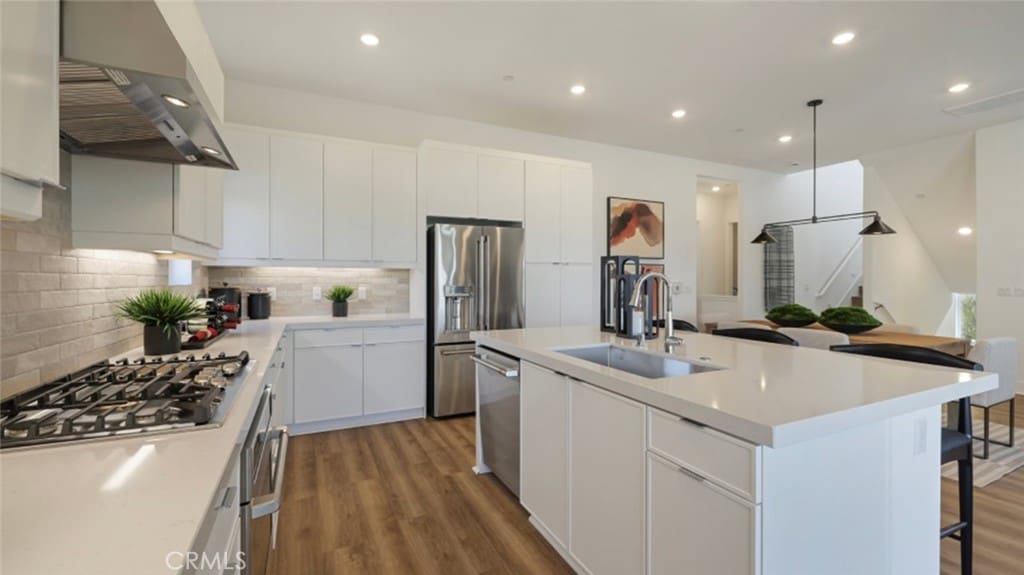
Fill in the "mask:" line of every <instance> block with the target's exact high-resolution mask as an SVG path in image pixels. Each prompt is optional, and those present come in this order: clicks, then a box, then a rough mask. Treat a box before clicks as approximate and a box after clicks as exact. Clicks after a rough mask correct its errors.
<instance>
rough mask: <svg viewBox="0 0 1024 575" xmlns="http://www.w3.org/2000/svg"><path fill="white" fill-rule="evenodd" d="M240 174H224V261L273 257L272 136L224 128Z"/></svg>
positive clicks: (233, 172)
mask: <svg viewBox="0 0 1024 575" xmlns="http://www.w3.org/2000/svg"><path fill="white" fill-rule="evenodd" d="M222 134H223V136H224V139H225V140H226V142H227V146H228V149H229V150H231V154H232V156H233V157H234V158H235V161H236V162H237V163H238V171H229V172H227V173H225V174H224V218H223V222H224V245H223V247H222V248H221V251H220V256H221V257H222V258H253V259H263V258H269V257H270V136H268V135H267V134H262V133H259V132H252V131H248V130H240V129H237V128H233V127H228V126H225V127H224V130H223V132H222Z"/></svg>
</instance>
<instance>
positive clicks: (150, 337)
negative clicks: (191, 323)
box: [117, 289, 206, 355]
mask: <svg viewBox="0 0 1024 575" xmlns="http://www.w3.org/2000/svg"><path fill="white" fill-rule="evenodd" d="M117 314H118V315H119V316H120V317H123V318H126V319H130V320H132V321H136V322H139V323H141V324H142V325H143V326H144V327H143V328H142V347H143V350H144V353H145V354H146V355H166V354H169V353H178V352H179V351H181V329H180V328H179V327H178V326H179V324H180V323H181V322H183V321H188V320H190V319H195V318H200V317H206V307H205V306H203V305H202V304H200V303H199V302H197V301H196V300H195V299H193V298H191V297H188V296H185V295H181V294H178V293H175V292H173V291H171V290H168V289H160V290H146V291H143V292H140V293H139V294H138V295H136V296H134V297H130V298H127V299H125V300H123V301H121V303H120V304H118V306H117Z"/></svg>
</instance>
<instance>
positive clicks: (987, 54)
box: [199, 0, 1024, 172]
mask: <svg viewBox="0 0 1024 575" xmlns="http://www.w3.org/2000/svg"><path fill="white" fill-rule="evenodd" d="M199 2H200V13H201V15H202V17H203V20H204V22H205V23H206V26H207V29H208V31H209V34H210V37H211V39H212V41H213V44H214V47H215V48H216V51H217V54H218V56H219V58H220V60H221V64H222V66H223V67H224V70H225V73H226V74H227V75H228V77H232V78H239V79H243V80H248V81H253V82H259V83H265V84H271V85H277V86H283V87H289V88H293V89H296V90H300V91H310V92H318V93H323V94H329V95H334V96H339V97H343V98H349V99H354V100H361V101H366V102H373V103H378V104H384V105H390V106H397V107H402V108H409V109H414V110H419V111H423V112H429V113H435V114H442V115H448V116H455V117H459V118H464V119H470V120H477V121H481V122H488V123H492V124H498V125H504V126H510V127H515V128H521V129H525V130H531V131H538V132H545V133H550V134H556V135H562V136H568V137H573V138H581V139H586V140H592V141H599V142H607V143H612V144H618V145H623V146H629V147H635V148H641V149H647V150H655V151H660V152H665V153H669V154H676V155H682V156H688V157H694V158H701V159H707V160H713V161H719V162H726V163H732V164H739V165H744V166H751V167H758V168H763V169H767V170H772V171H781V172H791V171H797V170H803V169H806V168H808V167H809V166H810V114H809V111H808V109H807V108H806V107H805V106H804V103H805V102H806V101H807V100H808V99H811V98H816V97H820V98H824V99H825V105H824V106H823V107H822V108H820V114H819V135H820V140H821V141H820V143H819V164H822V165H824V164H829V163H834V162H839V161H844V160H849V159H853V158H856V157H859V156H861V155H863V154H866V153H870V152H875V151H879V150H885V149H889V148H893V147H896V146H900V145H904V144H908V143H912V142H917V141H921V140H924V139H927V138H933V137H937V136H942V135H949V134H955V133H962V132H966V131H970V130H973V129H976V128H978V127H981V126H985V125H991V124H996V123H1000V122H1003V121H1008V120H1011V119H1014V118H1018V117H1024V103H1017V104H1014V105H1012V106H1009V107H1003V108H999V109H996V110H992V111H988V112H983V113H980V114H976V115H972V116H968V117H962V118H961V117H955V116H952V115H949V114H946V113H944V112H943V111H942V110H943V109H944V108H947V107H950V106H953V105H958V104H963V103H967V102H971V101H974V100H978V99H982V98H986V97H990V96H995V95H999V94H1003V93H1006V92H1009V91H1012V90H1017V89H1022V88H1024V65H1021V55H1022V54H1024V33H1022V30H1024V3H1013V2H1011V3H991V4H990V3H979V2H962V3H947V2H941V3H936V4H931V3H920V2H910V3H884V2H883V3H695V4H681V3H675V4H673V3H644V4H637V3H554V2H546V3H545V2H539V3H518V2H497V3H411V4H391V3H340V2H335V3H329V2H328V3H323V2H321V3H311V2H284V1H272V2H267V1H259V2H247V1H227V0H199ZM844 30H853V31H855V32H856V33H857V38H856V39H855V40H854V41H853V42H852V43H851V44H849V45H847V46H843V47H836V46H832V45H831V42H830V40H831V38H832V37H833V36H834V35H835V34H836V33H838V32H841V31H844ZM368 31H369V32H373V33H375V34H377V35H378V36H379V37H380V40H381V43H380V46H378V47H376V48H368V47H366V46H363V45H362V44H361V43H360V42H359V36H360V34H362V33H364V32H368ZM507 74H511V75H514V76H515V79H514V80H512V81H505V80H503V76H505V75H507ZM960 81H966V82H970V84H971V88H970V89H969V90H968V91H966V92H964V93H962V94H956V95H954V94H949V93H948V92H947V91H946V89H947V88H948V87H949V86H950V85H952V84H953V83H955V82H960ZM576 82H582V83H584V84H586V86H587V92H586V94H584V95H583V96H580V97H574V96H572V95H570V94H569V86H570V85H571V84H573V83H576ZM675 108H685V109H686V110H687V115H686V117H685V118H684V119H683V120H674V119H672V118H671V117H670V115H669V114H670V112H671V111H672V110H673V109H675ZM781 134H792V135H793V141H792V142H790V143H789V144H785V145H783V144H779V143H778V142H777V138H778V136H779V135H781ZM794 161H796V162H799V164H800V165H799V166H792V165H791V164H792V162H794Z"/></svg>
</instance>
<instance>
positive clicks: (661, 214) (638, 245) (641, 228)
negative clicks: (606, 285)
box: [608, 197, 665, 260]
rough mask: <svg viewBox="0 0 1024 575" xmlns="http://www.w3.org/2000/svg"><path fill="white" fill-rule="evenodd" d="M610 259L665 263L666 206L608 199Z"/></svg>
mask: <svg viewBox="0 0 1024 575" xmlns="http://www.w3.org/2000/svg"><path fill="white" fill-rule="evenodd" d="M608 255H610V256H639V257H641V258H643V259H651V260H661V259H665V204H664V203H663V202H652V201H649V200H634V199H631V198H615V197H610V198H608Z"/></svg>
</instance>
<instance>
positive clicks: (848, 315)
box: [820, 307, 882, 327]
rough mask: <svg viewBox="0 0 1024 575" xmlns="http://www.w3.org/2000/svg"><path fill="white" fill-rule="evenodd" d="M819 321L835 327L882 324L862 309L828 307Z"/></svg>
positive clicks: (875, 325) (876, 325)
mask: <svg viewBox="0 0 1024 575" xmlns="http://www.w3.org/2000/svg"><path fill="white" fill-rule="evenodd" d="M820 321H821V322H822V323H830V324H835V325H870V326H872V327H878V326H880V325H882V322H880V321H878V319H877V318H876V317H875V316H873V315H871V314H870V313H868V312H867V310H865V309H864V308H862V307H830V308H828V309H827V310H825V311H823V312H821V320H820Z"/></svg>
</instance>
